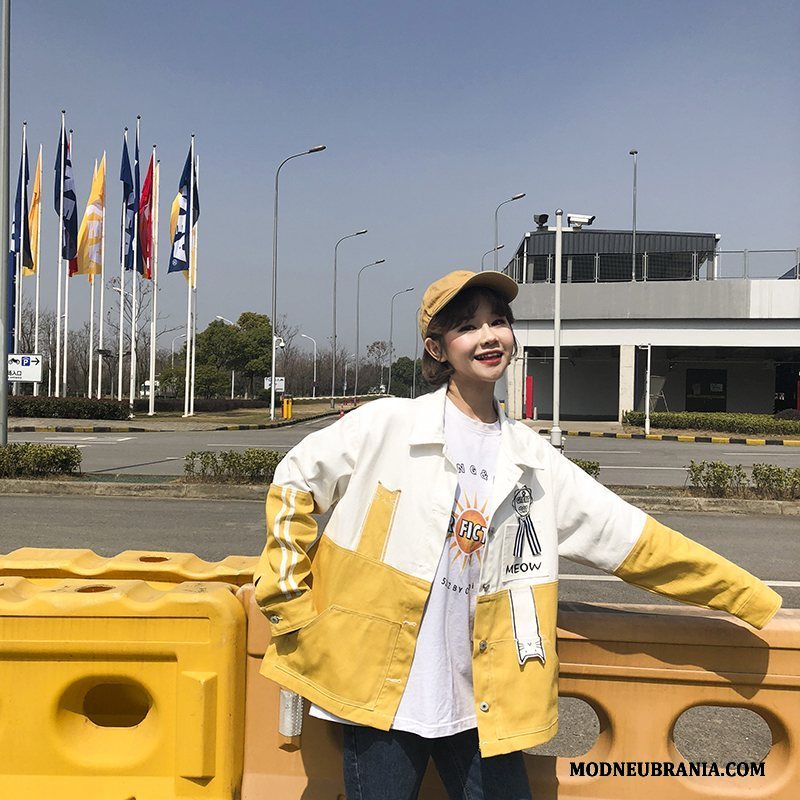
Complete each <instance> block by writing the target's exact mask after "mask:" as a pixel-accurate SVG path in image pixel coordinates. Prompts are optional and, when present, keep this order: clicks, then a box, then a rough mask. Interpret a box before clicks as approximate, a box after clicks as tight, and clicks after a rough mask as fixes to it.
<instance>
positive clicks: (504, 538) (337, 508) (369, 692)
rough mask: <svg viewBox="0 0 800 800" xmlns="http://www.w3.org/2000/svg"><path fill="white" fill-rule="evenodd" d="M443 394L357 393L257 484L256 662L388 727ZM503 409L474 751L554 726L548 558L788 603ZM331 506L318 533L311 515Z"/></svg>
mask: <svg viewBox="0 0 800 800" xmlns="http://www.w3.org/2000/svg"><path fill="white" fill-rule="evenodd" d="M444 404H445V389H444V388H442V389H439V390H438V391H436V392H434V393H432V394H428V395H424V396H422V397H419V398H417V399H416V400H401V399H382V400H378V401H375V402H371V403H368V404H366V405H364V406H362V407H361V408H359V409H357V410H355V411H353V412H351V413H349V414H347V415H346V416H345V417H344V418H343V419H341V420H339V421H338V422H336V423H335V424H333V425H331V426H330V427H328V428H326V429H324V430H321V431H318V432H316V433H313V434H311V435H309V436H307V437H306V438H305V439H304V440H303V441H302V442H301V443H300V444H298V445H297V446H296V447H295V448H294V449H292V450H291V451H290V452H289V453H288V454H287V455H286V457H285V458H284V459H283V460H282V461H281V463H280V465H279V466H278V468H277V470H276V472H275V478H274V483H273V484H272V485H271V486H270V488H269V493H268V495H267V501H266V515H267V543H266V547H265V549H264V552H263V554H262V556H261V560H260V562H259V565H258V568H257V571H256V599H257V601H258V603H259V605H260V606H261V608H262V609H263V611H264V613H265V614H266V615H267V618H268V619H269V621H270V623H271V628H272V640H271V642H270V644H269V647H268V649H267V653H266V656H265V658H264V663H263V667H262V673H263V674H264V675H266V676H267V677H269V678H271V679H272V680H274V681H275V682H276V683H278V684H280V685H281V686H284V687H286V688H288V689H291V690H293V691H295V692H297V693H298V694H300V695H302V696H304V697H306V698H307V699H308V700H310V701H312V702H314V703H316V704H317V705H318V706H320V707H322V708H324V709H326V710H327V711H329V712H331V713H333V714H336V715H338V716H340V717H343V718H345V719H348V720H352V721H353V722H358V723H362V724H365V725H371V726H372V727H375V728H380V729H383V730H388V729H389V727H390V726H391V723H392V720H393V718H394V715H395V712H396V710H397V707H398V704H399V703H400V698H401V696H402V694H403V690H404V687H405V684H406V680H407V677H408V673H409V669H410V667H411V660H412V658H413V655H414V647H415V642H416V638H417V632H418V631H419V625H420V620H421V618H422V612H423V608H424V607H425V601H426V600H427V598H428V593H429V591H430V588H431V581H432V580H433V577H434V574H435V572H436V567H437V564H438V562H439V558H440V556H441V553H442V548H443V546H444V541H445V537H446V534H447V530H448V523H449V520H450V513H451V511H452V507H453V500H454V497H455V493H456V485H457V473H456V468H455V466H454V464H453V463H452V461H451V460H450V458H449V457H448V452H447V448H446V446H445V438H444ZM500 418H501V444H500V455H499V457H498V463H497V468H496V470H495V480H494V485H493V488H492V491H491V497H490V501H489V507H488V508H487V511H486V514H485V517H486V519H487V520H488V521H489V522H488V530H487V531H485V536H486V540H485V542H486V543H485V547H484V557H483V562H482V565H481V578H480V585H479V587H478V588H479V593H478V597H477V606H476V610H475V626H474V631H473V650H472V652H473V685H474V692H475V706H476V715H477V719H478V733H479V740H480V748H481V753H482V754H483V755H484V756H494V755H499V754H502V753H509V752H512V751H515V750H520V749H522V748H526V747H532V746H534V745H537V744H540V743H541V742H545V741H547V740H548V739H550V738H551V737H552V736H554V735H555V733H556V730H557V724H558V705H557V678H558V657H557V654H556V650H555V643H556V612H557V590H558V556H559V555H561V556H564V557H566V558H569V559H572V560H574V561H577V562H579V563H582V564H588V565H590V566H593V567H598V568H600V569H602V570H604V571H606V572H610V573H613V574H614V575H617V576H619V577H620V578H622V579H623V580H625V581H627V582H628V583H631V584H634V585H636V586H640V587H642V588H643V589H647V590H650V591H654V592H658V593H660V594H664V595H668V596H670V597H673V598H676V599H678V600H683V601H685V602H688V603H693V604H695V605H700V606H707V607H709V608H717V609H724V610H726V611H730V612H731V613H733V614H735V615H737V616H738V617H741V618H742V619H743V620H746V621H747V622H749V623H750V624H751V625H753V626H755V627H757V628H761V627H763V626H764V625H765V624H766V623H767V622H768V621H769V620H770V619H771V617H772V616H773V614H774V613H775V612H776V611H777V610H778V608H779V607H780V603H781V599H780V597H779V596H778V595H777V594H776V593H775V592H774V591H772V589H770V588H769V587H767V586H766V585H765V584H763V583H762V582H761V581H759V580H758V579H757V578H754V577H753V576H752V575H750V574H749V573H748V572H746V571H745V570H743V569H741V568H740V567H737V566H736V565H734V564H732V563H731V562H729V561H727V560H726V559H724V558H722V557H721V556H719V555H717V554H716V553H713V552H712V551H710V550H708V549H707V548H705V547H703V546H701V545H699V544H696V543H695V542H692V541H691V540H689V539H687V538H686V537H684V536H683V535H681V534H680V533H677V532H676V531H673V530H670V529H669V528H667V527H666V526H664V525H662V524H660V523H659V522H656V520H655V519H653V518H652V517H650V516H648V515H647V514H645V513H644V512H643V511H641V510H639V509H638V508H635V507H634V506H632V505H630V504H629V503H626V502H625V501H624V500H622V499H621V498H619V497H617V495H615V494H614V493H613V492H611V491H609V490H608V489H606V488H605V487H604V486H602V485H601V484H599V483H597V482H596V481H595V480H593V479H592V478H590V477H589V476H588V475H586V473H584V472H583V471H582V470H581V469H579V468H578V467H576V466H575V465H574V464H572V463H571V462H570V461H569V460H568V459H566V458H564V457H563V456H561V455H560V454H559V453H558V452H557V451H556V450H555V449H554V448H552V447H551V446H550V444H549V443H548V442H546V441H544V440H543V439H542V438H541V437H540V436H539V435H538V434H536V433H534V432H533V431H532V430H530V429H529V428H528V427H526V426H525V425H523V424H521V423H519V422H515V421H513V420H509V419H507V418H506V417H505V416H504V415H503V413H502V410H501V411H500ZM526 488H527V489H528V490H529V491H528V492H526V491H525V490H526ZM331 507H334V508H333V513H332V514H331V517H330V520H329V522H328V525H327V527H326V528H325V530H324V532H323V533H322V535H321V536H320V535H318V531H317V524H316V521H315V519H314V517H313V516H312V515H313V514H321V513H324V512H326V511H327V510H328V509H330V508H331ZM537 551H539V552H537Z"/></svg>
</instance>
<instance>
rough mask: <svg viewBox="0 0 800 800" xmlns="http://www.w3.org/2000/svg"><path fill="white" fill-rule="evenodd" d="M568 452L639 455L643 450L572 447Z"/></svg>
mask: <svg viewBox="0 0 800 800" xmlns="http://www.w3.org/2000/svg"><path fill="white" fill-rule="evenodd" d="M567 452H568V453H597V454H602V455H606V456H608V455H621V456H627V455H631V454H633V453H635V454H636V455H638V454H639V453H640V452H641V450H573V449H572V448H571V447H570V448H569V449H568V450H567Z"/></svg>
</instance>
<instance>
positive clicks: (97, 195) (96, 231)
mask: <svg viewBox="0 0 800 800" xmlns="http://www.w3.org/2000/svg"><path fill="white" fill-rule="evenodd" d="M105 205H106V154H105V153H103V158H102V160H101V161H100V166H99V168H96V169H95V172H94V177H93V178H92V191H91V193H90V194H89V199H88V200H87V201H86V211H85V212H84V215H83V220H82V221H81V229H80V232H79V233H78V270H77V271H78V274H80V275H88V276H89V277H90V278H91V276H92V275H101V274H102V272H103V210H104V209H105Z"/></svg>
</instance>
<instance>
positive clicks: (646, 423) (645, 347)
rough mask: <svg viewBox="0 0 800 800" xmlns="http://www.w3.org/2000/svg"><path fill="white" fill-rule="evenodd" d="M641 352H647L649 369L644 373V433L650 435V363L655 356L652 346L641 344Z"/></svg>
mask: <svg viewBox="0 0 800 800" xmlns="http://www.w3.org/2000/svg"><path fill="white" fill-rule="evenodd" d="M639 349H640V350H647V369H646V371H645V373H644V433H645V436H649V435H650V363H651V357H652V354H653V346H652V345H651V344H640V345H639Z"/></svg>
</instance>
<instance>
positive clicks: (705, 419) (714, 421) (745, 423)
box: [625, 411, 800, 436]
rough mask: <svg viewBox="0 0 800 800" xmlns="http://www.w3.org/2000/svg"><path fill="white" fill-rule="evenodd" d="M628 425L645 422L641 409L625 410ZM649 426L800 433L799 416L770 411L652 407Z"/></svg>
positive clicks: (775, 434)
mask: <svg viewBox="0 0 800 800" xmlns="http://www.w3.org/2000/svg"><path fill="white" fill-rule="evenodd" d="M625 422H627V423H628V425H636V426H638V427H642V426H644V412H643V411H628V412H627V413H626V414H625ZM650 427H651V428H673V429H678V430H691V431H719V432H721V433H741V434H744V435H747V436H751V435H760V434H764V435H767V436H791V435H794V434H798V435H800V420H793V419H779V418H777V417H773V416H772V415H771V414H728V413H721V412H713V413H712V412H700V411H654V412H653V413H652V414H650Z"/></svg>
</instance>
